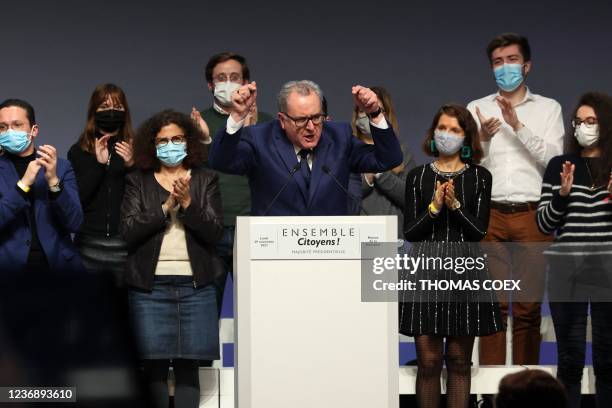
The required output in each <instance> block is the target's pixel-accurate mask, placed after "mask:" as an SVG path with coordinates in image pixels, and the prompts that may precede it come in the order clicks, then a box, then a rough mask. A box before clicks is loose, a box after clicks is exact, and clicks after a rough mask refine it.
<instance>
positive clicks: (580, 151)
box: [536, 92, 612, 407]
mask: <svg viewBox="0 0 612 408" xmlns="http://www.w3.org/2000/svg"><path fill="white" fill-rule="evenodd" d="M571 124H572V128H573V129H572V132H571V133H573V135H574V137H573V138H572V140H571V143H570V147H569V153H568V154H564V155H561V156H557V157H553V158H552V159H551V160H550V162H549V163H548V166H547V168H546V171H545V173H544V180H543V182H542V195H541V198H540V203H539V205H538V210H537V213H536V217H537V223H538V227H539V228H540V230H541V231H542V232H544V233H546V234H553V233H554V234H555V239H554V242H553V244H552V245H551V246H550V248H548V249H547V250H546V251H545V254H546V255H547V257H548V262H549V268H548V299H549V302H550V312H551V316H552V320H553V325H554V327H555V335H556V337H557V356H558V370H557V377H558V378H559V380H560V381H561V382H562V383H563V385H564V386H565V388H566V390H567V394H568V397H569V406H570V407H579V406H580V397H581V396H580V388H581V380H582V372H583V369H584V360H585V350H586V335H587V318H588V315H589V305H590V310H591V313H590V315H591V327H592V329H593V341H592V345H593V369H594V370H595V389H596V390H597V391H596V400H597V406H598V407H609V406H612V320H611V319H610V315H612V289H611V287H610V283H611V282H612V179H611V178H610V172H611V171H612V99H611V98H610V97H609V96H608V95H605V94H601V93H596V92H591V93H587V94H585V95H583V96H582V97H581V98H580V100H579V101H578V105H577V107H576V109H574V112H573V115H572V120H571Z"/></svg>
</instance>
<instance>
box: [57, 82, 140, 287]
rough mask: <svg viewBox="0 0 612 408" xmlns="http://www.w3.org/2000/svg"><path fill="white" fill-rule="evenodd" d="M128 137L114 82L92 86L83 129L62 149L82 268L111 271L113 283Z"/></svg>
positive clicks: (121, 261)
mask: <svg viewBox="0 0 612 408" xmlns="http://www.w3.org/2000/svg"><path fill="white" fill-rule="evenodd" d="M132 139H133V130H132V123H131V118H130V109H129V107H128V103H127V99H126V97H125V93H124V92H123V90H122V89H121V88H119V87H118V86H117V85H114V84H102V85H98V86H97V87H96V89H94V91H93V93H92V94H91V97H90V99H89V107H88V108H87V122H86V124H85V129H84V130H83V132H82V133H81V136H80V137H79V140H78V141H77V143H75V144H74V145H73V146H72V147H71V148H70V151H69V152H68V160H70V162H71V163H72V167H73V168H74V172H75V174H76V178H77V183H78V186H79V196H80V199H81V205H82V206H83V212H84V216H85V218H84V221H83V224H82V225H81V228H80V230H79V232H78V233H77V234H76V237H75V238H76V239H75V242H76V245H77V247H78V248H79V251H80V253H81V257H82V258H83V264H84V265H85V268H86V269H87V270H89V271H101V272H112V273H113V275H114V277H115V280H116V282H117V283H118V284H119V285H122V283H123V282H122V281H123V275H124V270H125V261H126V257H127V249H126V246H125V242H124V241H123V240H122V239H121V238H120V237H119V230H118V228H119V208H120V206H121V201H122V199H123V190H124V184H125V176H126V174H127V172H128V171H129V170H130V168H131V167H132V165H133V164H134V161H133V158H132V145H131V143H132Z"/></svg>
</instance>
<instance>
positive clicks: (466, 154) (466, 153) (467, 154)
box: [461, 146, 472, 159]
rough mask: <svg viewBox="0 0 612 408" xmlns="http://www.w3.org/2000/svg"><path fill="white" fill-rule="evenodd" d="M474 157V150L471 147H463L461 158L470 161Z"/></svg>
mask: <svg viewBox="0 0 612 408" xmlns="http://www.w3.org/2000/svg"><path fill="white" fill-rule="evenodd" d="M471 157H472V148H471V147H470V146H463V147H462V148H461V158H462V159H469V158H471Z"/></svg>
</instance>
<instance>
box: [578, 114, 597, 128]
mask: <svg viewBox="0 0 612 408" xmlns="http://www.w3.org/2000/svg"><path fill="white" fill-rule="evenodd" d="M583 123H584V124H585V125H586V127H587V128H591V127H593V126H595V125H597V118H594V117H593V116H589V117H588V118H586V119H585V120H582V119H580V118H574V119H572V127H573V128H574V129H575V128H577V127H580V125H582V124H583Z"/></svg>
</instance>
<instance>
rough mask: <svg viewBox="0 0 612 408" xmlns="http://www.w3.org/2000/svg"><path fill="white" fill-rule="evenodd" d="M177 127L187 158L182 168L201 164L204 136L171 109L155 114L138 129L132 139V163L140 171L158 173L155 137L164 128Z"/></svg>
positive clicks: (190, 122)
mask: <svg viewBox="0 0 612 408" xmlns="http://www.w3.org/2000/svg"><path fill="white" fill-rule="evenodd" d="M172 124H174V125H177V126H178V127H180V128H181V129H182V130H183V132H184V133H185V140H186V142H187V157H185V159H184V160H183V163H182V165H183V167H184V168H186V169H190V168H193V167H197V166H199V165H201V164H202V162H203V161H204V157H205V152H206V147H205V146H204V144H203V143H202V139H203V138H204V135H203V134H202V131H201V130H200V128H199V126H197V125H196V124H195V123H194V121H193V120H192V119H191V118H190V117H189V116H188V115H186V114H184V113H181V112H177V111H174V110H171V109H168V110H165V111H162V112H159V113H156V114H155V115H153V116H152V117H150V118H149V119H147V120H146V121H145V122H144V123H143V124H142V125H141V126H140V128H138V132H137V133H136V138H135V139H134V163H135V164H136V167H138V168H139V169H141V170H153V171H159V169H160V168H161V162H160V161H159V159H158V158H157V150H156V147H155V137H156V136H157V134H158V133H159V132H160V131H161V129H162V128H163V127H164V126H168V125H172Z"/></svg>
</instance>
